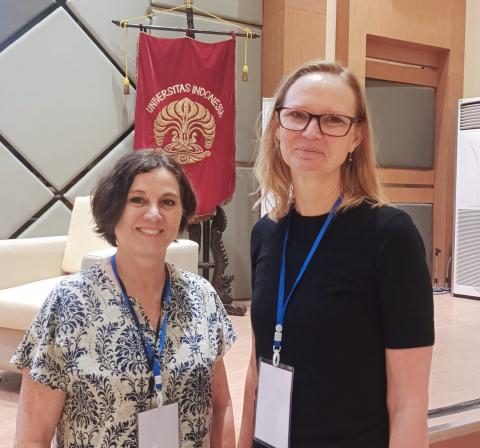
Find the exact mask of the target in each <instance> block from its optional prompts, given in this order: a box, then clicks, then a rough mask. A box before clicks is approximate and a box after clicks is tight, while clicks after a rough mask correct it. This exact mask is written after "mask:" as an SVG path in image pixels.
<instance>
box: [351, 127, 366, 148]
mask: <svg viewBox="0 0 480 448" xmlns="http://www.w3.org/2000/svg"><path fill="white" fill-rule="evenodd" d="M364 133H365V124H364V123H357V124H356V125H355V128H354V136H353V142H352V145H353V147H354V148H355V149H356V148H358V147H359V146H360V144H361V143H362V141H363V137H364Z"/></svg>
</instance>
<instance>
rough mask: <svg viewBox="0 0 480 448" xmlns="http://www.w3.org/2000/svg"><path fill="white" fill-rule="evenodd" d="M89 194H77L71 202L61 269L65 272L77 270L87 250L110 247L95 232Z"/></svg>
mask: <svg viewBox="0 0 480 448" xmlns="http://www.w3.org/2000/svg"><path fill="white" fill-rule="evenodd" d="M94 228H95V222H94V221H93V216H92V208H91V205H90V196H83V197H81V196H79V197H77V198H76V199H75V203H74V204H73V210H72V217H71V219H70V227H69V229H68V237H67V244H66V246H65V253H64V255H63V262H62V269H63V271H64V272H66V273H70V274H71V273H74V272H79V271H80V269H81V266H82V259H83V256H84V255H86V254H88V253H89V252H93V251H96V250H100V249H106V248H108V247H111V246H110V244H108V243H107V242H106V241H105V240H104V239H103V238H102V237H100V236H99V235H98V234H97V233H95V230H94Z"/></svg>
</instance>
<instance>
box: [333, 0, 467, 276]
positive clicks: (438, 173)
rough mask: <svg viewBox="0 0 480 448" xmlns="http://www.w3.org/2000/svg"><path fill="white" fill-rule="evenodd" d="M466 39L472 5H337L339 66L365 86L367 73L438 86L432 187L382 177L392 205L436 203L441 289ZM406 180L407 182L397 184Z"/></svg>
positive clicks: (386, 1) (406, 0)
mask: <svg viewBox="0 0 480 448" xmlns="http://www.w3.org/2000/svg"><path fill="white" fill-rule="evenodd" d="M464 32H465V0H422V1H421V2H418V1H416V0H402V1H398V0H338V3H337V34H336V35H337V45H336V51H337V59H338V60H340V61H341V62H342V63H343V64H345V65H347V66H348V67H349V68H350V69H352V70H353V71H354V73H355V74H356V75H357V76H358V77H359V79H360V80H363V79H364V78H365V74H366V73H367V74H368V75H369V76H372V77H375V78H377V79H387V80H391V81H400V82H412V83H417V84H423V85H431V86H436V87H437V91H436V113H435V128H436V131H435V163H434V170H433V172H432V173H433V174H431V175H433V188H428V186H426V187H427V188H425V187H422V188H412V187H415V186H419V185H420V186H422V185H423V184H422V183H420V184H419V183H418V179H421V177H419V178H417V179H416V178H415V177H416V175H413V174H412V175H410V174H409V177H408V178H407V179H402V176H400V177H399V176H398V173H395V172H393V171H392V172H388V171H383V172H381V174H382V182H383V183H384V184H386V185H387V186H388V188H387V189H386V190H387V195H388V196H389V198H390V200H392V201H395V202H397V200H400V201H404V200H405V201H409V202H430V203H432V204H433V247H434V248H435V247H438V248H440V249H441V250H442V252H441V254H440V256H439V260H438V261H439V282H440V284H441V285H443V284H444V281H445V276H446V266H447V261H448V257H449V255H450V252H451V248H452V220H453V182H454V165H455V164H454V148H455V132H456V119H455V117H456V110H457V99H458V98H461V97H462V88H463V61H464V50H463V48H464V34H465V33H464ZM367 42H368V44H367ZM389 46H390V47H393V48H394V50H393V51H392V49H391V48H390V49H389V48H388V47H389ZM412 48H413V50H412ZM367 49H368V50H367ZM367 51H368V52H367ZM367 56H368V57H370V58H377V59H384V60H386V61H397V62H402V63H406V64H412V65H416V66H422V65H424V66H425V67H433V68H436V73H435V71H434V70H431V69H429V68H427V69H424V70H429V72H427V71H425V73H421V72H419V71H416V70H419V69H417V68H415V67H405V68H404V67H401V66H400V65H397V66H394V65H391V66H389V65H388V64H386V63H385V62H383V63H381V64H379V63H378V62H375V61H367ZM419 176H423V174H419ZM399 179H401V182H406V183H405V184H402V183H398V180H399ZM428 185H432V184H428Z"/></svg>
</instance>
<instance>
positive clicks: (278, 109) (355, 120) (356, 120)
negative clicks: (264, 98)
mask: <svg viewBox="0 0 480 448" xmlns="http://www.w3.org/2000/svg"><path fill="white" fill-rule="evenodd" d="M283 109H291V110H298V111H300V112H304V113H306V114H307V115H308V121H307V124H306V125H305V127H304V128H303V129H290V128H286V127H285V126H283V124H282V120H281V119H280V112H281V111H282V110H283ZM275 112H277V113H278V123H279V125H280V126H281V127H282V128H283V129H286V130H287V131H293V132H303V131H304V130H305V129H307V128H308V125H309V124H310V122H311V121H312V119H313V118H316V120H317V124H318V129H319V130H320V132H321V133H322V134H324V135H328V136H329V137H345V136H346V135H347V134H348V133H349V132H350V129H352V126H353V125H354V124H358V123H361V122H362V121H363V120H362V119H361V118H358V117H349V116H348V115H342V114H318V115H317V114H311V113H310V112H307V111H306V110H302V109H297V108H296V107H285V106H278V107H276V108H275ZM324 115H335V116H338V117H343V118H347V119H348V120H349V121H350V126H348V129H347V131H346V132H345V134H342V135H332V134H329V133H327V132H324V130H323V129H322V125H321V124H320V119H321V118H322V117H323V116H324Z"/></svg>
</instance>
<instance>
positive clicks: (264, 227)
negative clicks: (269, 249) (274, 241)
mask: <svg viewBox="0 0 480 448" xmlns="http://www.w3.org/2000/svg"><path fill="white" fill-rule="evenodd" d="M286 219H287V216H285V217H283V218H281V219H280V220H278V221H274V220H273V219H272V218H270V217H269V216H268V215H265V216H263V217H262V218H260V219H259V220H258V221H257V222H256V223H255V225H254V226H253V228H252V234H251V241H250V243H251V249H252V252H255V251H256V250H258V249H259V248H260V246H261V245H262V244H265V242H267V241H269V240H270V239H271V238H272V237H273V236H274V235H275V234H276V233H277V232H278V231H280V233H282V229H283V225H284V223H285V222H286Z"/></svg>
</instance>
